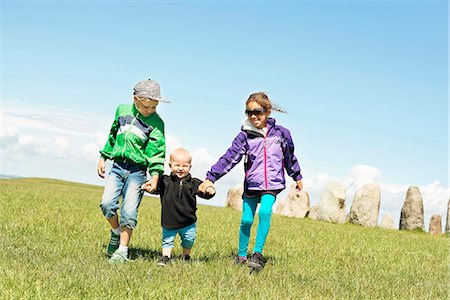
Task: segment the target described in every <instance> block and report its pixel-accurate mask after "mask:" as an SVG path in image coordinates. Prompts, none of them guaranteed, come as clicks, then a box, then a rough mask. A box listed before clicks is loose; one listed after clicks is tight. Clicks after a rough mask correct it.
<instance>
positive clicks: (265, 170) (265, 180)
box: [264, 128, 269, 190]
mask: <svg viewBox="0 0 450 300" xmlns="http://www.w3.org/2000/svg"><path fill="white" fill-rule="evenodd" d="M268 132H269V128H267V133H268ZM267 133H266V134H265V135H264V182H265V184H266V190H267V189H268V184H267V148H266V137H267Z"/></svg>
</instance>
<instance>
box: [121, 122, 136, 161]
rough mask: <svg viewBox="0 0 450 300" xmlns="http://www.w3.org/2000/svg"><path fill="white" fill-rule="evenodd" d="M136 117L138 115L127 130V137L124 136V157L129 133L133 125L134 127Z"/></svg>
mask: <svg viewBox="0 0 450 300" xmlns="http://www.w3.org/2000/svg"><path fill="white" fill-rule="evenodd" d="M136 117H137V116H134V119H133V120H132V121H131V124H130V127H129V128H128V130H127V132H125V137H124V139H123V143H124V145H123V150H122V157H123V158H124V159H125V150H126V148H127V138H128V135H129V133H130V130H131V127H132V126H133V124H134V121H136Z"/></svg>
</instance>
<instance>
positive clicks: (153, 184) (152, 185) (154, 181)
mask: <svg viewBox="0 0 450 300" xmlns="http://www.w3.org/2000/svg"><path fill="white" fill-rule="evenodd" d="M158 179H159V176H158V175H153V176H152V178H151V179H150V180H149V181H147V182H145V183H144V184H143V185H141V189H143V190H144V191H146V192H148V193H153V192H154V191H156V188H157V187H158Z"/></svg>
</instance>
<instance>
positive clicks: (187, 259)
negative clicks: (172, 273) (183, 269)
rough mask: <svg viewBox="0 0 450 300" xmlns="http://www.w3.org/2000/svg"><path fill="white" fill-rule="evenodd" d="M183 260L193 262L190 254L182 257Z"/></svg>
mask: <svg viewBox="0 0 450 300" xmlns="http://www.w3.org/2000/svg"><path fill="white" fill-rule="evenodd" d="M181 260H182V261H184V262H191V256H190V255H189V254H186V255H181Z"/></svg>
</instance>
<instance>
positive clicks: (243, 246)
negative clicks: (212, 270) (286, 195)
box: [238, 194, 276, 256]
mask: <svg viewBox="0 0 450 300" xmlns="http://www.w3.org/2000/svg"><path fill="white" fill-rule="evenodd" d="M275 200H276V198H275V196H274V195H272V194H265V195H262V196H261V201H260V198H259V197H258V198H245V197H244V202H243V204H242V219H241V227H240V229H239V251H238V255H239V256H247V249H248V241H249V239H250V230H251V228H252V225H253V219H254V218H255V212H256V206H257V205H258V202H261V204H260V206H259V212H258V215H259V224H258V230H257V231H256V243H255V247H254V248H253V252H259V253H262V251H263V249H264V244H265V242H266V238H267V235H268V234H269V229H270V219H271V217H272V206H273V204H274V203H275Z"/></svg>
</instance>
